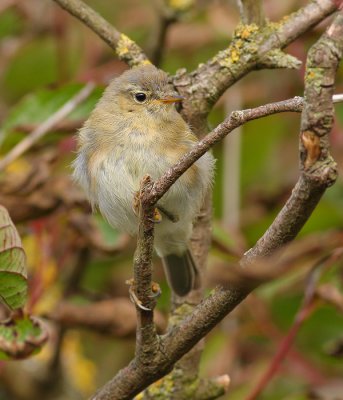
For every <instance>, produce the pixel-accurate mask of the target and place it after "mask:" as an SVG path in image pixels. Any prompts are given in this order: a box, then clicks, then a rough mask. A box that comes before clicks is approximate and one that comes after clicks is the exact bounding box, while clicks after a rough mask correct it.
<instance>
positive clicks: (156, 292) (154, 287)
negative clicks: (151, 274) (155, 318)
mask: <svg viewBox="0 0 343 400" xmlns="http://www.w3.org/2000/svg"><path fill="white" fill-rule="evenodd" d="M125 283H126V284H127V285H129V286H130V287H129V295H130V300H131V301H132V303H134V304H136V306H137V307H138V308H140V309H141V310H144V311H152V309H151V308H148V307H145V306H144V305H143V303H142V302H141V300H139V298H138V297H137V295H136V293H135V281H134V279H133V278H131V279H128V280H127V281H126V282H125ZM161 293H162V291H161V288H160V285H159V284H158V283H156V282H152V283H151V295H150V296H149V297H151V298H157V297H159V296H160V295H161Z"/></svg>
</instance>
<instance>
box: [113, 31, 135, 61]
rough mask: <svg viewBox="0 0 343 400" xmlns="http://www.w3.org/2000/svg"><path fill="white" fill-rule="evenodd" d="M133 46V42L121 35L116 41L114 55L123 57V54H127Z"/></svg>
mask: <svg viewBox="0 0 343 400" xmlns="http://www.w3.org/2000/svg"><path fill="white" fill-rule="evenodd" d="M133 44H134V42H133V41H132V40H131V39H130V38H129V37H128V36H126V35H124V34H123V33H122V34H121V35H120V38H119V40H118V44H117V47H116V53H117V54H118V56H119V57H123V56H124V55H125V54H127V53H128V52H129V51H130V50H129V49H130V47H131V46H132V45H133Z"/></svg>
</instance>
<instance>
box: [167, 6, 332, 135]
mask: <svg viewBox="0 0 343 400" xmlns="http://www.w3.org/2000/svg"><path fill="white" fill-rule="evenodd" d="M335 3H337V2H335V1H333V0H321V1H320V2H319V1H315V0H314V1H312V2H311V3H309V4H308V5H306V6H305V7H303V8H301V9H300V10H299V11H297V12H295V13H293V14H291V15H289V16H288V17H287V18H285V19H283V20H282V21H281V22H279V23H270V24H267V25H265V26H263V27H258V25H256V24H250V25H241V26H239V27H238V29H237V30H236V32H235V35H234V37H233V39H232V42H231V44H230V46H229V47H228V48H227V49H225V50H223V51H221V52H219V53H218V54H217V55H215V56H214V57H213V58H212V59H210V60H209V61H208V62H206V63H205V64H201V65H200V66H199V67H198V68H197V69H196V70H195V71H193V72H192V73H191V74H186V73H185V71H181V72H179V74H177V75H176V76H175V79H174V85H175V86H176V87H177V89H178V91H179V92H180V93H181V94H182V95H184V96H185V98H186V101H184V104H183V107H184V109H183V113H184V115H185V116H187V120H188V122H190V124H191V125H192V126H193V127H194V128H195V129H196V130H197V131H198V130H200V129H201V126H202V124H203V122H204V121H205V119H206V117H207V114H208V113H209V111H210V110H211V108H212V106H213V105H214V104H215V103H216V101H217V100H218V99H219V97H220V96H221V95H222V94H223V93H224V91H225V90H226V89H228V88H229V87H230V86H232V85H233V84H234V83H235V82H237V81H238V80H239V79H240V78H242V77H243V76H244V75H246V74H247V73H249V72H250V71H252V70H254V69H257V68H261V66H263V65H264V62H266V63H267V65H268V67H269V68H270V67H271V61H272V60H273V59H274V61H273V62H274V64H275V65H276V66H277V67H279V66H280V54H279V53H277V56H276V57H275V56H273V55H271V57H270V55H269V54H268V53H269V52H271V51H272V50H274V51H275V50H280V49H282V48H284V47H285V46H287V45H288V44H289V43H291V42H292V41H294V40H295V39H296V38H298V37H299V36H300V35H301V34H303V33H304V32H306V31H307V30H309V29H310V28H312V27H313V26H314V25H316V24H318V23H319V22H320V21H322V20H323V19H324V18H326V17H327V16H328V15H330V14H332V13H333V12H334V11H335V10H336V8H337V4H335ZM285 61H286V59H285V58H282V62H281V65H282V64H284V66H287V63H286V62H285ZM289 61H290V62H289V67H293V68H294V67H296V66H297V63H296V62H295V60H291V59H290V60H289Z"/></svg>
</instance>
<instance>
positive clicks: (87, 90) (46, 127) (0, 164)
mask: <svg viewBox="0 0 343 400" xmlns="http://www.w3.org/2000/svg"><path fill="white" fill-rule="evenodd" d="M94 87H95V84H94V83H93V82H89V83H87V85H86V86H84V87H83V88H82V89H81V90H80V91H79V92H78V93H77V94H76V95H75V96H73V97H72V98H71V99H70V100H69V101H67V102H66V103H65V104H64V105H63V106H62V107H61V108H59V109H58V110H57V111H56V112H55V113H54V114H52V115H51V116H50V117H49V118H48V119H47V120H46V121H44V122H43V123H42V124H41V125H39V126H38V128H37V129H35V130H34V131H33V132H32V133H31V134H30V135H29V136H27V137H26V138H25V139H23V140H22V141H21V142H20V143H18V144H17V145H16V146H15V147H13V149H12V150H11V151H10V152H9V153H7V154H6V156H5V157H3V158H2V159H1V160H0V171H2V170H3V169H5V168H6V167H7V166H8V165H9V164H10V163H11V162H13V161H14V160H15V159H17V158H18V157H19V156H21V155H23V154H24V153H25V152H26V151H27V150H28V149H29V148H30V147H32V146H33V145H34V144H35V143H37V142H38V141H39V140H40V139H41V138H42V137H43V136H44V135H46V134H47V133H48V132H49V131H50V130H51V129H52V128H53V127H54V126H55V125H56V124H57V123H59V122H60V121H61V120H62V119H64V118H65V117H66V116H67V115H68V114H70V113H71V112H72V111H73V110H75V108H76V107H77V106H78V105H79V104H80V103H81V102H82V101H84V100H85V99H86V98H87V97H88V96H89V95H90V94H91V93H92V91H93V89H94Z"/></svg>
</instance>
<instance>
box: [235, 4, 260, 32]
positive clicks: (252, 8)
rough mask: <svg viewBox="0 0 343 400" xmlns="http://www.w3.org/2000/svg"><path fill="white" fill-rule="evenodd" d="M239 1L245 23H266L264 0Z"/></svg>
mask: <svg viewBox="0 0 343 400" xmlns="http://www.w3.org/2000/svg"><path fill="white" fill-rule="evenodd" d="M237 3H238V7H239V12H240V14H241V20H242V22H243V24H245V25H249V24H256V25H258V26H262V25H264V23H265V17H264V12H263V2H262V0H237Z"/></svg>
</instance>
